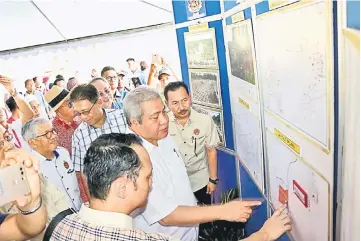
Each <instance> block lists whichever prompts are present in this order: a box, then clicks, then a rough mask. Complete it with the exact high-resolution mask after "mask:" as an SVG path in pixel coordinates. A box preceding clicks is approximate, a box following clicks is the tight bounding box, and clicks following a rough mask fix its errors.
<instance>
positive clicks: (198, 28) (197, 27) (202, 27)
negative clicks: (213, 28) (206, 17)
mask: <svg viewBox="0 0 361 241" xmlns="http://www.w3.org/2000/svg"><path fill="white" fill-rule="evenodd" d="M206 29H208V23H202V24H197V25H193V26H189V32H198V31H203V30H206Z"/></svg>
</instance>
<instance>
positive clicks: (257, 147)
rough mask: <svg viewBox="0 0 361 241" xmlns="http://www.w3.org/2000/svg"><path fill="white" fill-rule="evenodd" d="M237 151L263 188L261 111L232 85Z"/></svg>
mask: <svg viewBox="0 0 361 241" xmlns="http://www.w3.org/2000/svg"><path fill="white" fill-rule="evenodd" d="M230 87H231V88H230V92H231V93H230V95H231V105H232V116H233V133H234V136H235V140H234V141H235V151H236V153H237V156H238V157H239V159H240V160H241V161H242V163H243V164H244V165H245V168H246V169H248V171H249V174H250V175H251V176H252V177H253V179H254V181H255V182H256V184H257V185H258V187H259V189H260V190H263V164H262V151H261V150H262V139H261V126H260V117H259V114H258V113H259V111H258V107H257V105H256V104H253V105H252V104H251V103H248V102H247V101H246V100H245V98H243V97H241V96H240V95H238V94H237V91H234V90H237V89H236V88H232V86H231V85H230Z"/></svg>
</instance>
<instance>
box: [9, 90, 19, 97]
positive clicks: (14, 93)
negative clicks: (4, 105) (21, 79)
mask: <svg viewBox="0 0 361 241" xmlns="http://www.w3.org/2000/svg"><path fill="white" fill-rule="evenodd" d="M9 94H10V95H11V96H12V97H15V96H16V95H17V94H18V92H17V91H16V89H15V88H13V89H10V90H9Z"/></svg>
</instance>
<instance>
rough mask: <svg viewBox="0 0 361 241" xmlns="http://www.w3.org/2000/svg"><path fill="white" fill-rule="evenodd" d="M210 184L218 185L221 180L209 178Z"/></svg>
mask: <svg viewBox="0 0 361 241" xmlns="http://www.w3.org/2000/svg"><path fill="white" fill-rule="evenodd" d="M208 181H209V182H210V183H213V184H214V185H218V182H219V179H218V178H217V177H216V178H211V177H210V178H209V180H208Z"/></svg>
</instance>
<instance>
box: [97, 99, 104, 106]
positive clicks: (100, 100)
mask: <svg viewBox="0 0 361 241" xmlns="http://www.w3.org/2000/svg"><path fill="white" fill-rule="evenodd" d="M97 104H98V105H100V106H102V105H103V99H102V98H101V97H99V98H98V101H97Z"/></svg>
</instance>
